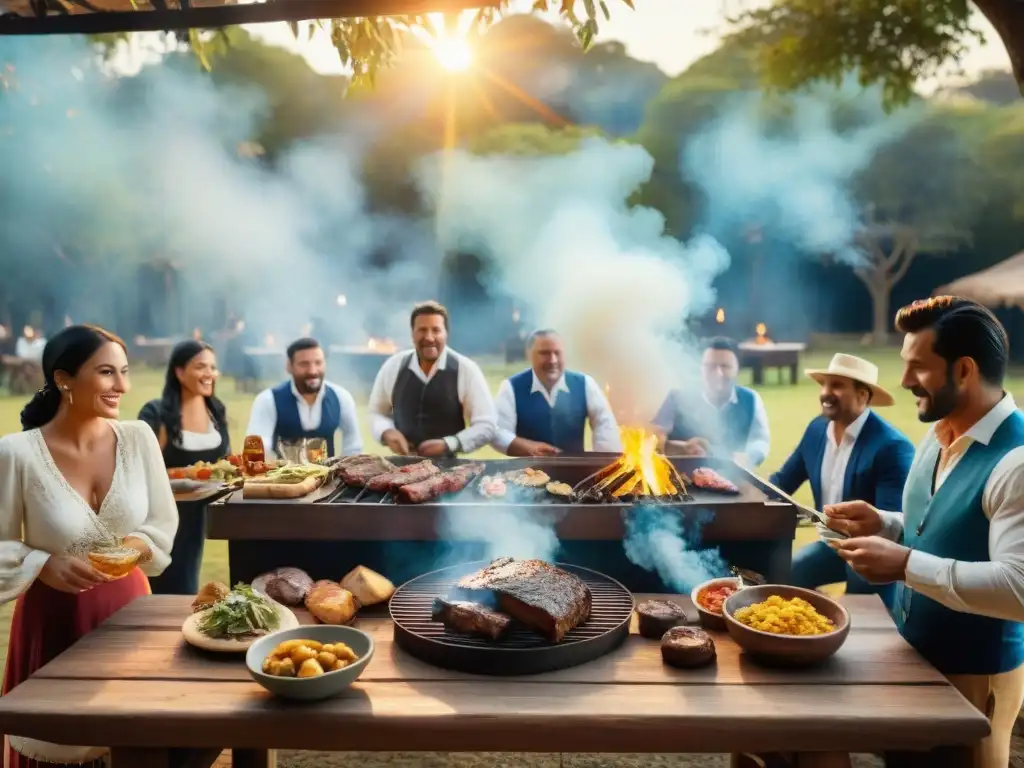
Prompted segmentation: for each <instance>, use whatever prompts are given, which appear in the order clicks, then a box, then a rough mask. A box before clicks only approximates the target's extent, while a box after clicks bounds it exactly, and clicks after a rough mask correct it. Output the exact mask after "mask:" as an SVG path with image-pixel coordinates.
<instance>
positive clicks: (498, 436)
mask: <svg viewBox="0 0 1024 768" xmlns="http://www.w3.org/2000/svg"><path fill="white" fill-rule="evenodd" d="M583 380H584V382H585V383H586V391H587V419H588V420H589V421H590V431H591V433H592V435H593V443H594V448H593V450H595V451H605V452H609V453H619V452H621V451H622V440H621V438H620V437H619V424H618V422H617V421H616V420H615V414H614V413H612V408H611V406H610V405H609V404H608V398H606V397H605V396H604V392H602V391H601V387H600V386H599V385H598V383H597V382H596V381H594V379H593V378H592V377H590V376H587V375H586V374H584V376H583ZM534 392H540V393H541V395H543V397H544V400H545V401H547V404H548V405H550V406H551V407H552V408H554V407H555V402H557V400H558V393H559V392H565V393H566V394H568V392H569V385H568V384H566V383H565V374H562V377H561V378H560V379H559V380H558V382H557V383H556V384H555V386H554V387H552V388H551V391H548V389H547V387H545V386H544V384H543V383H541V380H540V379H538V378H537V373H536V372H534V374H533V385H532V386H531V388H530V394H533V393H534ZM495 399H496V401H497V406H498V430H497V432H495V434H494V441H493V442H492V443H491V445H492V446H494V449H495V450H496V451H500V452H501V453H506V452H507V451H508V447H509V445H511V444H512V441H513V440H515V438H516V424H517V423H518V415H517V413H516V395H515V393H514V392H513V391H512V382H511V381H510V380H509V379H505V380H504V381H503V382H501V386H499V387H498V396H497V397H496V398H495Z"/></svg>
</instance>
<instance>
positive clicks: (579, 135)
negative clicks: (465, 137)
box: [466, 123, 603, 157]
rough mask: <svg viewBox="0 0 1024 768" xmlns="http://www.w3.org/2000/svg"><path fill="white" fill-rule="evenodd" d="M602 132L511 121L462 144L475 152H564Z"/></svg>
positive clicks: (528, 155) (533, 154)
mask: <svg viewBox="0 0 1024 768" xmlns="http://www.w3.org/2000/svg"><path fill="white" fill-rule="evenodd" d="M602 135H603V134H602V133H601V131H600V130H598V129H597V128H587V127H578V126H568V127H566V128H554V129H553V128H549V127H547V126H546V125H540V124H538V123H521V124H515V123H513V124H510V125H501V126H498V127H497V128H494V129H493V130H490V131H488V132H487V133H484V134H482V135H480V136H477V137H476V138H474V139H473V140H472V141H470V142H468V144H467V147H466V148H467V149H468V150H469V151H470V152H472V153H473V154H476V155H520V156H524V157H536V156H544V155H566V154H569V153H570V152H573V151H575V150H576V149H577V148H578V147H579V145H580V142H582V141H585V140H587V139H593V138H599V137H601V136H602Z"/></svg>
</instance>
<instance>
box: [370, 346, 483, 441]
mask: <svg viewBox="0 0 1024 768" xmlns="http://www.w3.org/2000/svg"><path fill="white" fill-rule="evenodd" d="M410 352H412V350H404V351H402V352H397V353H396V354H394V355H392V356H391V357H389V358H388V359H387V360H385V361H384V365H382V366H381V368H380V371H378V372H377V378H376V379H375V380H374V382H373V389H372V390H371V391H370V432H371V433H372V434H373V439H374V440H376V441H377V442H380V438H381V435H383V434H384V433H385V432H387V431H388V430H389V429H394V428H395V420H394V406H393V404H392V402H391V393H392V392H394V389H395V382H397V381H398V374H399V373H400V372H401V370H402V367H403V363H405V361H406V358H408V363H407V364H406V365H405V367H406V368H408V369H409V370H410V371H412V373H413V375H414V376H416V378H418V379H419V380H420V381H422V382H423V383H424V384H429V383H430V381H431V380H432V379H433V378H434V374H435V373H437V372H438V371H443V370H444V369H445V367H446V366H447V364H448V356H449V355H451V356H453V357H454V358H455V359H456V360H458V362H459V377H458V381H457V385H456V386H457V387H458V394H459V402H460V403H462V410H463V413H465V415H466V421H467V422H468V423H469V426H468V427H466V428H465V429H463V430H462V431H460V432H458V433H456V434H454V435H447V436H446V437H445V440H446V441H447V442H448V445H449V447H450V448H451V449H452V450H454V451H458V450H461V451H462V452H463V453H472V452H473V451H475V450H477V449H478V448H483V447H484V446H485V445H487V444H488V443H489V442H491V439H492V438H493V437H494V430H495V428H496V425H497V421H498V419H497V414H496V413H495V409H494V400H493V399H492V398H491V389H490V387H489V386H488V385H487V378H486V377H485V376H484V372H483V371H481V370H480V366H479V365H477V364H476V363H474V362H473V361H472V360H470V359H469V358H468V357H466V356H465V355H460V354H459V353H458V352H456V351H455V350H454V349H452V348H451V347H445V348H444V351H442V352H441V354H440V356H439V357H438V358H437V362H435V363H434V366H433V367H432V368H431V369H430V373H424V372H423V369H421V368H420V363H419V360H418V359H417V357H416V354H415V352H412V354H410ZM455 441H457V445H453V444H452V443H453V442H455ZM409 447H410V448H411V449H413V450H415V446H409Z"/></svg>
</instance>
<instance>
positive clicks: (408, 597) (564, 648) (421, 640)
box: [391, 561, 633, 675]
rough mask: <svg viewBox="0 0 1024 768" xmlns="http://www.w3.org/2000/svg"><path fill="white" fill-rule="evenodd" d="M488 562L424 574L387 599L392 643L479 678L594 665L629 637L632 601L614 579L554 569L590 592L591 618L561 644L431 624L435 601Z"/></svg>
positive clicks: (516, 632)
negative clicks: (476, 634) (466, 632)
mask: <svg viewBox="0 0 1024 768" xmlns="http://www.w3.org/2000/svg"><path fill="white" fill-rule="evenodd" d="M488 564H489V561H481V562H478V563H466V564H463V565H458V566H454V567H452V568H444V569H442V570H440V571H434V572H432V573H428V574H425V575H423V576H420V577H419V578H416V579H412V580H411V581H408V582H406V583H405V584H403V585H402V586H401V587H400V588H399V589H398V590H397V591H396V592H395V594H394V596H392V598H391V618H392V620H393V621H394V625H395V643H396V644H398V646H399V647H401V648H402V649H403V650H405V651H407V652H408V653H410V654H412V655H413V656H416V657H417V658H420V659H422V660H423V661H426V662H429V663H431V664H434V665H436V666H439V667H445V668H446V669H457V670H461V671H463V672H473V673H475V674H483V675H533V674H539V673H541V672H550V671H553V670H556V669H565V668H567V667H573V666H576V665H578V664H584V663H586V662H588V661H592V660H594V659H596V658H599V657H600V656H603V655H604V654H606V653H608V652H609V651H611V650H613V649H614V648H616V647H617V646H618V645H619V644H620V643H622V641H623V640H625V639H626V637H627V636H628V635H629V622H630V618H631V616H632V614H633V596H632V594H630V592H629V590H627V589H626V588H625V587H624V586H622V585H621V584H620V583H619V582H617V581H615V580H614V579H612V578H610V577H608V576H605V575H604V574H601V573H598V572H597V571H591V570H589V569H587V568H580V567H579V566H575V565H565V564H561V563H560V564H558V567H559V568H561V569H563V570H565V571H568V572H569V573H572V574H575V575H576V576H578V577H579V578H581V579H582V580H583V581H584V583H586V585H587V586H588V587H589V588H590V593H591V597H592V602H591V610H590V618H589V619H588V620H587V622H586V623H585V624H583V625H582V626H579V627H576V628H575V629H573V630H571V631H570V632H569V633H568V634H567V635H566V636H565V638H564V639H563V640H562V642H560V643H551V642H549V641H547V640H545V639H544V638H543V637H541V636H540V635H538V634H536V633H535V632H531V631H529V630H527V629H523V628H519V627H513V628H511V629H510V630H509V632H508V634H506V635H505V636H504V637H502V638H501V639H500V640H486V639H484V638H478V637H471V636H468V635H462V634H459V633H457V632H453V631H451V630H449V629H447V628H446V627H445V626H444V625H443V624H441V623H440V622H437V621H434V620H433V619H432V618H431V612H432V607H433V602H434V598H435V597H445V596H447V595H448V592H449V590H450V589H451V588H452V587H453V586H454V585H455V582H457V581H458V580H459V579H460V578H462V577H463V576H465V575H466V574H469V573H472V572H473V571H476V570H479V569H481V568H484V567H485V566H487V565H488Z"/></svg>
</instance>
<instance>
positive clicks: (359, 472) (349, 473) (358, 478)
mask: <svg viewBox="0 0 1024 768" xmlns="http://www.w3.org/2000/svg"><path fill="white" fill-rule="evenodd" d="M394 471H395V465H394V464H392V463H391V462H390V461H388V460H387V459H385V458H383V457H381V456H373V457H370V458H369V459H366V460H365V461H356V462H352V463H351V464H345V465H343V466H342V467H341V469H340V470H339V471H338V474H340V475H341V479H342V482H344V483H345V485H354V486H356V487H357V488H362V487H363V486H364V485H366V483H367V481H369V480H370V478H373V477H376V476H377V475H382V474H384V473H385V472H394Z"/></svg>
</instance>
